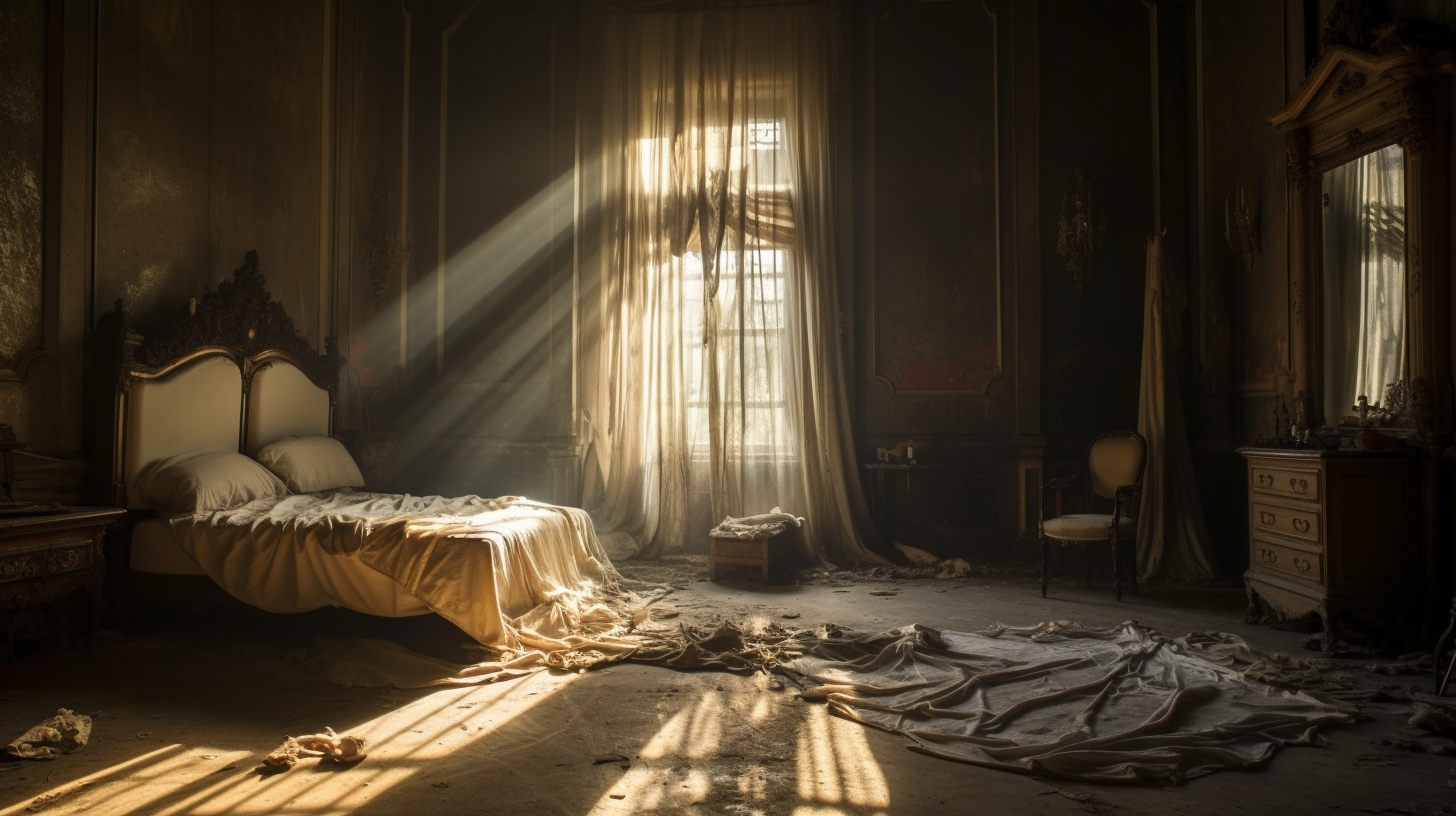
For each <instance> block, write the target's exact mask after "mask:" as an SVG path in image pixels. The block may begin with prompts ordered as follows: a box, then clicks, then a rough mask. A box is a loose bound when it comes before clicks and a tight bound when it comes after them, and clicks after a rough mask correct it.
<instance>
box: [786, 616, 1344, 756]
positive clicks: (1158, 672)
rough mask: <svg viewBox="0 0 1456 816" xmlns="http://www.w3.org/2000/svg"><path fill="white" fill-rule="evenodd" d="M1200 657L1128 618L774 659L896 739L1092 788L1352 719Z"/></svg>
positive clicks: (899, 640)
mask: <svg viewBox="0 0 1456 816" xmlns="http://www.w3.org/2000/svg"><path fill="white" fill-rule="evenodd" d="M1245 648H1247V647H1245ZM1201 651H1202V650H1201V649H1199V648H1194V647H1192V646H1190V645H1188V643H1187V641H1186V640H1185V641H1184V642H1182V643H1179V642H1176V641H1171V640H1166V639H1161V638H1156V637H1154V636H1152V635H1151V633H1149V632H1148V631H1147V630H1145V629H1142V628H1140V627H1139V626H1137V625H1136V624H1135V623H1125V624H1123V625H1122V626H1120V627H1116V628H1113V629H1087V628H1083V627H1081V626H1079V625H1077V624H1074V623H1067V622H1060V623H1053V624H1050V625H1044V626H1037V627H1026V628H1013V627H1001V628H998V629H994V630H989V631H987V632H985V633H982V634H972V633H967V632H940V631H936V630H934V629H930V628H927V627H924V626H906V627H904V628H901V629H896V630H893V631H890V632H886V633H883V634H879V635H873V636H867V637H859V638H846V639H840V640H834V641H826V642H825V643H823V644H822V645H820V646H818V647H817V648H815V649H814V650H813V652H812V653H810V654H807V655H805V656H803V657H800V658H798V659H797V660H793V661H790V662H788V663H786V664H785V665H786V667H787V668H788V669H789V670H790V671H793V672H796V673H798V674H802V675H804V676H806V677H807V678H809V679H810V680H812V681H814V682H815V683H818V684H819V685H818V686H817V687H815V688H811V689H810V690H809V691H807V692H805V693H804V696H805V697H806V698H808V699H823V700H826V701H827V702H828V704H829V705H830V707H831V708H832V709H833V710H834V711H835V712H836V713H838V714H841V715H843V716H845V717H848V718H849V719H852V720H857V721H859V722H862V723H864V724H866V725H872V726H875V727H877V728H883V729H885V730H887V731H895V732H898V733H901V734H904V735H906V736H908V737H910V738H911V739H913V740H915V742H916V745H915V746H913V747H915V748H916V749H917V750H920V751H924V752H925V753H929V754H933V755H935V756H939V757H944V758H946V759H954V760H960V761H962V762H969V763H972V764H976V765H985V766H988V767H993V768H1001V769H1003V770H1011V771H1021V772H1026V773H1036V774H1045V775H1049V776H1059V777H1066V778H1073V779H1086V780H1093V781H1100V782H1136V781H1161V782H1168V783H1172V782H1176V781H1178V780H1180V779H1186V778H1189V777H1194V776H1200V775H1202V774H1206V773H1209V772H1211V771H1215V770H1218V769H1221V768H1238V767H1246V766H1249V765H1254V764H1256V763H1259V762H1262V761H1264V760H1266V759H1268V758H1269V757H1270V756H1272V755H1273V752H1274V750H1275V749H1276V748H1277V747H1278V746H1281V745H1290V744H1306V743H1309V742H1312V741H1313V740H1314V739H1315V736H1314V732H1315V729H1316V728H1317V727H1318V726H1320V725H1325V724H1330V723H1340V722H1349V721H1352V720H1353V719H1354V712H1353V709H1350V708H1348V707H1345V706H1341V705H1336V704H1331V703H1326V702H1321V701H1319V700H1316V699H1315V698H1313V697H1311V696H1309V695H1307V694H1305V693H1303V692H1296V691H1280V690H1277V689H1275V688H1273V687H1271V686H1267V685H1264V684H1263V683H1259V682H1254V681H1251V680H1247V679H1245V677H1244V676H1243V675H1242V674H1241V673H1240V672H1239V671H1237V670H1236V669H1235V668H1232V667H1231V666H1227V665H1220V662H1217V661H1222V662H1224V663H1229V662H1232V661H1233V659H1234V657H1235V656H1236V655H1234V653H1232V652H1230V651H1229V650H1228V648H1227V643H1222V645H1221V646H1220V647H1219V649H1217V650H1215V652H1214V653H1213V654H1211V655H1210V656H1209V657H1205V656H1203V655H1202V654H1201ZM1210 657H1211V658H1213V659H1210ZM1275 662H1276V661H1266V662H1265V663H1263V664H1262V665H1264V666H1266V667H1267V666H1268V665H1274V663H1275Z"/></svg>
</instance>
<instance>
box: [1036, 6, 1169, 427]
mask: <svg viewBox="0 0 1456 816" xmlns="http://www.w3.org/2000/svg"><path fill="white" fill-rule="evenodd" d="M1040 25H1041V32H1042V37H1041V43H1040V56H1041V71H1040V80H1041V81H1040V87H1041V94H1040V102H1039V109H1040V112H1041V223H1042V225H1043V229H1042V234H1041V236H1042V251H1041V263H1042V270H1043V278H1042V319H1041V326H1042V371H1043V381H1042V428H1043V432H1044V433H1045V434H1046V435H1047V437H1048V439H1049V441H1050V442H1051V443H1052V444H1060V445H1063V446H1064V447H1066V448H1068V449H1069V450H1071V451H1076V452H1085V445H1086V442H1087V441H1088V440H1089V439H1090V438H1091V437H1094V436H1096V435H1097V434H1100V433H1102V432H1104V431H1108V430H1112V429H1114V428H1132V427H1135V426H1136V423H1137V400H1138V386H1139V380H1140V374H1141V362H1142V311H1143V278H1144V272H1145V269H1146V255H1145V243H1146V241H1147V239H1148V238H1149V237H1150V236H1151V235H1152V234H1153V230H1154V212H1153V199H1154V195H1155V184H1156V183H1157V177H1156V175H1155V163H1154V154H1153V119H1152V111H1153V102H1152V69H1151V55H1150V52H1149V49H1150V47H1151V36H1150V31H1149V27H1150V23H1149V9H1148V8H1147V7H1146V6H1145V5H1144V4H1143V3H1141V2H1138V0H1101V1H1100V2H1084V0H1044V2H1042V3H1041V20H1040ZM1078 168H1081V169H1082V170H1083V171H1084V172H1085V174H1086V176H1087V178H1088V179H1089V180H1090V181H1091V183H1092V186H1093V190H1094V196H1093V220H1094V222H1095V223H1096V224H1098V225H1101V224H1102V223H1104V222H1105V224H1106V231H1105V233H1104V237H1103V238H1102V241H1101V243H1100V244H1098V245H1097V247H1096V250H1095V253H1094V255H1093V259H1092V263H1091V266H1090V268H1089V271H1088V275H1087V279H1086V282H1085V283H1084V285H1083V286H1082V288H1081V289H1080V291H1079V290H1078V288H1077V287H1076V286H1075V285H1074V284H1073V279H1072V274H1071V273H1070V272H1069V271H1068V270H1067V268H1066V266H1065V263H1064V261H1063V258H1062V256H1061V255H1059V254H1058V253H1057V228H1056V225H1057V222H1058V218H1059V216H1060V214H1061V212H1062V201H1063V197H1064V195H1065V193H1066V191H1067V189H1068V187H1069V186H1070V184H1071V182H1072V178H1073V175H1074V173H1075V171H1076V170H1077V169H1078Z"/></svg>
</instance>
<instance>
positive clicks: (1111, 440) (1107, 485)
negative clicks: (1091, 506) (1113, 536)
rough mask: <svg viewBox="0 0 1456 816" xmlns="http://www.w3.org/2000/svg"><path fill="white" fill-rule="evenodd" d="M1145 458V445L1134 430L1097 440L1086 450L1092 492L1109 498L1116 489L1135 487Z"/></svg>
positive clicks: (1104, 436) (1139, 480)
mask: <svg viewBox="0 0 1456 816" xmlns="http://www.w3.org/2000/svg"><path fill="white" fill-rule="evenodd" d="M1147 456H1148V443H1147V441H1146V440H1145V439H1143V437H1142V434H1139V433H1137V432H1136V431H1113V432H1112V433H1107V434H1103V435H1102V436H1099V437H1097V439H1095V440H1093V442H1092V447H1091V449H1090V450H1088V451H1087V471H1088V472H1089V473H1091V474H1092V490H1093V492H1095V493H1096V494H1097V495H1099V496H1101V497H1102V498H1104V499H1110V498H1112V497H1113V495H1114V494H1115V493H1116V492H1117V489H1118V488H1119V487H1126V486H1128V485H1136V484H1138V483H1139V482H1141V481H1142V478H1143V465H1144V463H1145V462H1146V461H1147Z"/></svg>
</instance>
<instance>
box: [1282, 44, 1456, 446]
mask: <svg viewBox="0 0 1456 816" xmlns="http://www.w3.org/2000/svg"><path fill="white" fill-rule="evenodd" d="M1451 72H1452V59H1451V55H1450V54H1448V53H1445V52H1435V51H1428V50H1423V49H1419V48H1413V47H1411V48H1401V49H1399V50H1396V51H1394V52H1392V53H1389V54H1383V55H1374V54H1368V53H1365V52H1363V51H1359V50H1356V49H1354V48H1350V47H1347V46H1340V45H1332V46H1329V47H1327V48H1326V49H1325V51H1324V53H1323V54H1322V55H1321V56H1320V59H1319V61H1318V62H1317V63H1316V64H1315V66H1314V68H1312V69H1311V70H1310V73H1309V76H1308V77H1307V78H1306V79H1305V81H1304V83H1303V84H1302V85H1301V86H1300V87H1299V89H1298V90H1297V91H1296V92H1295V93H1294V95H1293V96H1292V97H1291V98H1290V100H1289V103H1288V104H1287V105H1286V106H1285V107H1283V108H1281V109H1280V110H1278V111H1275V112H1274V113H1273V114H1270V116H1269V123H1270V124H1272V125H1273V126H1274V127H1275V128H1276V129H1277V130H1279V131H1280V132H1281V133H1283V134H1284V138H1285V152H1286V160H1287V171H1288V196H1289V219H1290V220H1289V272H1290V280H1289V284H1290V313H1291V314H1290V320H1291V335H1292V336H1291V349H1290V352H1291V363H1292V366H1293V387H1294V393H1295V395H1296V396H1295V399H1296V403H1297V405H1299V407H1300V408H1301V409H1302V410H1303V411H1304V412H1305V415H1306V416H1308V417H1312V418H1317V417H1324V416H1325V415H1326V412H1325V410H1324V408H1325V406H1324V405H1323V404H1322V403H1323V377H1324V354H1323V341H1322V333H1323V325H1324V321H1323V316H1322V310H1323V306H1322V303H1323V297H1322V287H1323V258H1322V255H1323V248H1322V244H1321V236H1322V226H1321V221H1322V215H1323V213H1322V207H1321V193H1320V181H1321V177H1322V175H1323V174H1324V172H1325V171H1327V170H1329V169H1331V168H1334V167H1338V166H1339V165H1341V164H1344V163H1345V162H1348V161H1350V160H1352V159H1355V158H1359V157H1361V156H1364V155H1366V154H1369V153H1373V152H1375V151H1377V150H1380V149H1382V148H1384V147H1386V146H1389V145H1392V144H1398V145H1400V146H1401V148H1402V149H1403V150H1404V153H1405V156H1404V160H1405V208H1406V227H1405V229H1406V257H1405V298H1406V304H1405V306H1406V310H1405V344H1406V367H1405V378H1404V379H1405V381H1406V387H1407V393H1408V403H1407V405H1406V407H1405V410H1404V411H1403V413H1402V414H1401V416H1399V417H1398V418H1396V419H1394V420H1392V421H1391V422H1390V423H1389V426H1386V427H1388V428H1389V429H1390V430H1392V431H1395V432H1399V433H1402V435H1414V436H1416V437H1418V438H1419V439H1420V440H1421V441H1422V442H1424V444H1426V445H1429V446H1433V447H1444V445H1445V444H1448V443H1449V441H1450V437H1451V412H1452V395H1451V368H1450V360H1451V350H1450V326H1449V324H1450V311H1451V302H1450V295H1449V292H1450V288H1449V269H1450V254H1449V253H1450V246H1449V244H1450V241H1449V234H1450V233H1451V231H1452V229H1453V226H1456V225H1453V224H1452V222H1451V207H1450V206H1449V198H1450V189H1451V185H1450V175H1449V174H1450V167H1451V144H1450V138H1449V133H1450V124H1449V120H1450V111H1451V108H1452V98H1451V95H1452V82H1451ZM1371 399H1372V400H1374V399H1378V397H1376V396H1372V397H1371ZM1342 413H1348V412H1345V411H1342Z"/></svg>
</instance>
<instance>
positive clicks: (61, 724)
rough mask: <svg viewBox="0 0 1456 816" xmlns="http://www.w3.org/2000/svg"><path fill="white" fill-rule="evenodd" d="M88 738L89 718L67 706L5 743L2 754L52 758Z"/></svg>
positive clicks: (28, 757)
mask: <svg viewBox="0 0 1456 816" xmlns="http://www.w3.org/2000/svg"><path fill="white" fill-rule="evenodd" d="M90 739H91V718H90V717H88V716H86V715H85V714H77V713H76V712H74V711H72V710H70V709H69V708H63V709H61V710H60V711H57V712H56V716H54V717H51V718H49V719H47V720H46V721H45V722H42V723H40V724H39V725H36V726H35V727H34V728H31V729H30V730H29V731H26V732H25V733H24V734H21V735H20V736H19V737H16V738H15V739H14V740H13V741H12V742H11V743H10V744H9V745H7V746H5V753H7V754H10V755H11V756H15V757H19V758H21V759H55V758H56V757H58V756H60V755H62V754H69V753H71V752H72V751H74V750H76V749H77V748H80V747H81V746H82V745H85V744H86V743H87V742H88V741H89V740H90Z"/></svg>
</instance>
